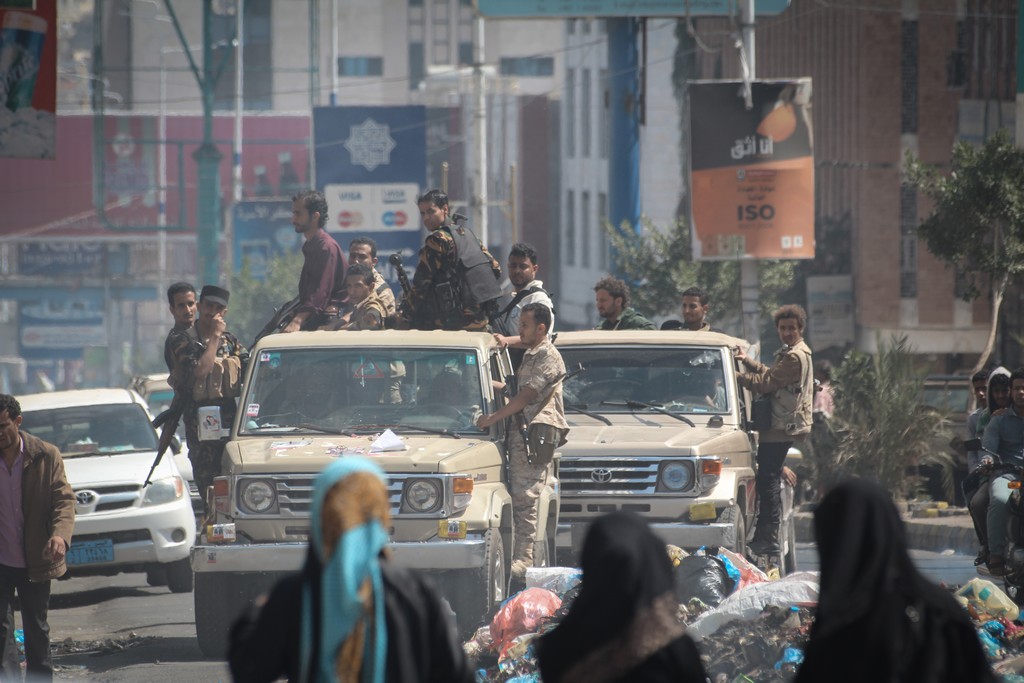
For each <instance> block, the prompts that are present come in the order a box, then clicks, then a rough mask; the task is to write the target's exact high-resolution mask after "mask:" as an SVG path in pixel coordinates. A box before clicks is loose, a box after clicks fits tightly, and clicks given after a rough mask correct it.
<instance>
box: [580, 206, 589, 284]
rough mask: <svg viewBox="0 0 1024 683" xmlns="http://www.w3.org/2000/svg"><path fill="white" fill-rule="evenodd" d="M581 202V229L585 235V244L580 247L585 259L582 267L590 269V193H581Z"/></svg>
mask: <svg viewBox="0 0 1024 683" xmlns="http://www.w3.org/2000/svg"><path fill="white" fill-rule="evenodd" d="M580 202H581V203H582V205H581V206H580V220H581V221H582V222H581V224H580V228H581V232H582V233H583V240H582V242H583V244H582V245H581V246H580V248H581V249H582V250H583V257H582V259H581V260H582V263H581V265H582V266H583V267H584V268H589V267H590V232H591V225H590V193H589V192H583V193H581V195H580Z"/></svg>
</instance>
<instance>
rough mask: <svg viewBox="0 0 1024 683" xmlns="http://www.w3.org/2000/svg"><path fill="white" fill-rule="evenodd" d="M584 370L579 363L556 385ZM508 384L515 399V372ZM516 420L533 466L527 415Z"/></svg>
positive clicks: (517, 383)
mask: <svg viewBox="0 0 1024 683" xmlns="http://www.w3.org/2000/svg"><path fill="white" fill-rule="evenodd" d="M505 354H506V356H508V347H506V348H505ZM506 360H508V361H509V363H510V364H511V362H512V361H511V358H506ZM584 370H586V368H585V367H583V363H578V364H577V366H576V368H575V369H574V370H573V371H572V372H563V373H562V375H561V376H560V377H559V378H558V379H556V380H555V384H559V383H560V382H565V381H566V380H570V379H572V378H573V377H575V376H576V375H578V374H580V373H581V372H583V371H584ZM506 384H507V385H508V388H509V390H510V391H511V394H512V396H513V397H514V396H516V395H518V394H519V379H518V378H517V377H516V375H515V373H514V372H513V373H512V374H511V375H509V376H508V378H507V381H506ZM515 420H516V426H517V428H518V430H519V436H520V437H521V438H522V439H523V445H524V446H525V447H526V461H527V462H529V463H531V464H532V463H533V449H532V448H531V447H530V428H529V426H528V425H527V424H526V415H525V414H523V411H521V410H520V411H519V412H518V413H516V414H515Z"/></svg>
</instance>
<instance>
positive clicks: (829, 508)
mask: <svg viewBox="0 0 1024 683" xmlns="http://www.w3.org/2000/svg"><path fill="white" fill-rule="evenodd" d="M814 534H815V538H816V540H817V542H818V553H819V555H820V558H821V593H820V596H819V599H818V611H817V615H816V616H815V621H814V627H813V629H812V630H811V639H810V642H809V643H808V644H807V649H806V651H805V657H804V663H803V665H802V666H801V667H800V670H799V672H798V673H797V679H796V680H797V682H798V683H809V682H814V681H884V682H885V683H889V682H894V683H895V682H897V681H915V682H917V681H920V682H922V683H940V682H946V681H948V682H949V683H967V682H968V681H986V682H987V681H993V682H994V681H995V676H994V675H993V673H992V670H991V668H990V667H989V664H988V661H987V660H986V659H985V655H984V653H983V652H982V650H981V644H980V643H979V641H978V637H977V635H976V634H975V631H974V627H973V625H972V624H971V620H970V618H969V617H968V616H967V612H966V610H964V608H963V607H961V606H960V605H959V604H957V602H956V600H954V599H953V597H952V595H950V594H949V593H948V592H947V591H945V590H943V589H942V588H939V587H938V586H936V585H934V584H932V583H931V582H929V581H928V580H927V579H925V578H924V577H923V576H922V575H921V574H920V572H918V570H917V568H916V567H915V566H914V564H913V562H912V561H911V559H910V556H909V555H908V554H907V549H906V541H905V538H904V533H903V523H902V521H901V520H900V517H899V513H897V511H896V507H895V506H894V505H893V502H892V499H891V498H890V496H889V493H888V492H886V491H885V490H883V489H882V488H880V487H879V486H877V485H875V484H872V483H869V482H867V481H864V480H860V479H851V480H849V481H846V482H843V483H841V484H839V485H838V486H836V487H835V488H834V489H832V491H830V492H829V493H828V495H826V496H825V498H824V499H823V500H822V501H821V503H820V504H819V505H818V508H817V510H816V511H815V513H814Z"/></svg>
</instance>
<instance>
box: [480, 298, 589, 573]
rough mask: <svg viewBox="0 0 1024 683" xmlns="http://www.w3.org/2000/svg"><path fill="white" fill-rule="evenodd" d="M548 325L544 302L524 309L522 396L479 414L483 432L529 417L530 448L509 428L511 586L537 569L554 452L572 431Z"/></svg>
mask: <svg viewBox="0 0 1024 683" xmlns="http://www.w3.org/2000/svg"><path fill="white" fill-rule="evenodd" d="M550 326H551V309H550V308H548V307H547V306H545V305H544V304H540V303H532V304H527V305H526V306H524V307H523V310H522V313H521V314H520V317H519V337H520V339H521V341H522V342H523V343H525V344H526V346H527V350H526V353H525V355H524V356H523V362H522V365H520V366H519V373H518V374H519V393H518V394H516V395H515V396H514V397H513V398H512V400H510V401H509V402H508V403H507V404H506V405H505V406H504V407H502V408H501V409H500V410H498V411H497V412H495V413H492V414H490V415H483V416H481V417H480V418H479V419H477V423H476V424H477V426H478V427H480V428H481V429H487V428H489V427H490V426H491V425H493V424H494V423H496V422H498V421H499V420H503V419H505V418H507V417H512V416H514V415H516V414H517V413H519V412H522V413H523V416H524V417H525V418H526V424H527V433H528V440H529V450H528V449H527V444H526V443H524V441H523V437H522V433H521V431H520V430H519V429H512V430H510V436H509V469H510V478H511V482H510V484H511V487H512V522H513V525H514V528H515V547H514V549H513V552H512V571H511V574H512V581H513V585H521V584H522V582H523V581H524V580H525V577H526V569H527V568H528V567H532V566H533V545H534V541H535V540H536V538H537V500H538V499H539V498H540V494H541V491H543V489H544V483H545V482H546V481H547V478H548V476H549V473H550V470H551V460H552V457H553V456H554V454H555V448H557V447H558V446H561V445H563V444H564V443H565V436H566V434H567V433H568V432H569V425H568V424H567V423H566V421H565V411H564V409H563V407H562V379H563V378H564V377H565V363H564V362H562V356H561V354H559V353H558V350H557V349H556V348H555V345H554V344H552V343H551V341H550V340H549V339H548V328H549V327H550Z"/></svg>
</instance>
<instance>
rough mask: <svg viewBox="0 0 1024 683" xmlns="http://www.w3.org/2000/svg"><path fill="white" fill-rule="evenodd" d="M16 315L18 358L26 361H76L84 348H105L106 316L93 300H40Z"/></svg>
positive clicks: (20, 306)
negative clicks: (17, 320) (17, 318)
mask: <svg viewBox="0 0 1024 683" xmlns="http://www.w3.org/2000/svg"><path fill="white" fill-rule="evenodd" d="M18 313H19V326H18V330H19V339H18V342H19V343H18V355H20V356H21V357H22V358H24V359H26V360H78V359H81V358H82V353H83V351H84V349H85V348H86V347H90V346H107V343H108V338H107V327H106V315H105V313H104V311H103V304H102V301H98V300H96V298H94V297H89V296H85V297H79V298H74V297H73V298H67V299H61V300H57V299H41V300H39V301H36V302H31V303H22V304H20V305H19V306H18Z"/></svg>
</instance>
